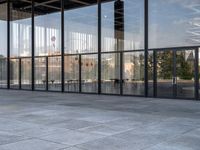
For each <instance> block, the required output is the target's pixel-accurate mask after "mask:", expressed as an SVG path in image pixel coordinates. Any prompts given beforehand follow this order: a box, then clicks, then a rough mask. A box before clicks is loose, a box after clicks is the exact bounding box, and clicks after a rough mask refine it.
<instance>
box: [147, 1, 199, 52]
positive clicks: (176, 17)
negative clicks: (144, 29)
mask: <svg viewBox="0 0 200 150" xmlns="http://www.w3.org/2000/svg"><path fill="white" fill-rule="evenodd" d="M199 5H200V1H199V0H183V1H181V0H149V47H150V48H161V47H162V48H163V47H178V46H179V47H182V46H193V45H200V36H199V31H200V30H199V29H200V28H199V15H200V8H199Z"/></svg>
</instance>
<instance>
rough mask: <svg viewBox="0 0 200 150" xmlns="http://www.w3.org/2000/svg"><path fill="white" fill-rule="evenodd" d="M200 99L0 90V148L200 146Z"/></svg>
mask: <svg viewBox="0 0 200 150" xmlns="http://www.w3.org/2000/svg"><path fill="white" fill-rule="evenodd" d="M199 149H200V101H199V102H198V101H191V100H170V99H154V98H138V97H119V96H105V95H84V94H67V93H64V94H62V93H48V92H31V91H14V90H0V150H199Z"/></svg>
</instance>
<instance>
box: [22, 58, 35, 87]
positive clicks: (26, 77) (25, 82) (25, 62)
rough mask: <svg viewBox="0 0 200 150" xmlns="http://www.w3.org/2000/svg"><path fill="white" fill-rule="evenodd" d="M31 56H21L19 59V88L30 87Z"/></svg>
mask: <svg viewBox="0 0 200 150" xmlns="http://www.w3.org/2000/svg"><path fill="white" fill-rule="evenodd" d="M31 63H32V59H31V58H22V59H21V88H22V89H31V83H32V80H31V79H32V78H31V74H32V71H31V68H32V67H31V66H32V65H31Z"/></svg>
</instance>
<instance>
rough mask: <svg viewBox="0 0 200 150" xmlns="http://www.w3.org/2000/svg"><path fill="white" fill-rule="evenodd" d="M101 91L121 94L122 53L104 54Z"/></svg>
mask: <svg viewBox="0 0 200 150" xmlns="http://www.w3.org/2000/svg"><path fill="white" fill-rule="evenodd" d="M101 57H102V59H101V91H102V93H110V94H120V53H111V54H102V56H101Z"/></svg>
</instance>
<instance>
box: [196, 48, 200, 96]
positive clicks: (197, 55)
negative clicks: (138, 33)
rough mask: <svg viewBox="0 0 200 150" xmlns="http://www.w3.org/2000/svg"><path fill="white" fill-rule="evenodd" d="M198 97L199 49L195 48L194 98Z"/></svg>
mask: <svg viewBox="0 0 200 150" xmlns="http://www.w3.org/2000/svg"><path fill="white" fill-rule="evenodd" d="M198 98H199V50H198V48H196V49H195V99H196V100H198Z"/></svg>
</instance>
